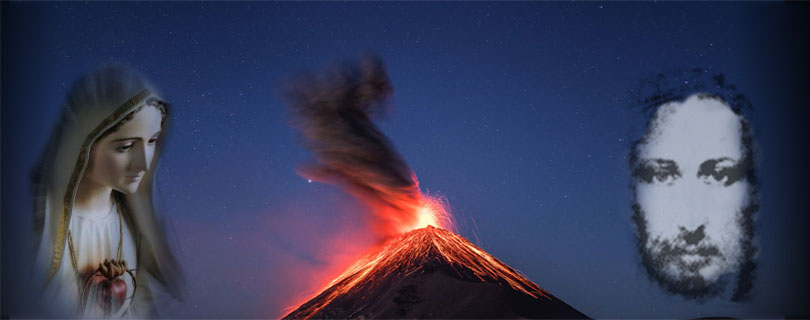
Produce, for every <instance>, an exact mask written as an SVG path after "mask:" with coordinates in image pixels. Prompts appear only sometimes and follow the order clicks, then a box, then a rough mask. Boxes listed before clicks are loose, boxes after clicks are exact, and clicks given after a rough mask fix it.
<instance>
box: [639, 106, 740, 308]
mask: <svg viewBox="0 0 810 320" xmlns="http://www.w3.org/2000/svg"><path fill="white" fill-rule="evenodd" d="M745 126H746V124H745V121H743V120H742V117H741V116H739V115H738V114H736V113H734V112H733V111H732V110H731V108H729V106H728V105H727V104H726V103H725V102H724V101H722V100H721V99H719V98H716V97H713V96H709V95H693V96H691V97H689V98H687V99H686V100H685V101H683V102H670V103H666V104H664V105H661V106H660V107H659V108H658V110H657V112H656V113H655V115H654V116H653V118H652V120H651V121H650V122H649V124H648V127H647V133H646V134H645V136H644V137H643V139H642V140H640V141H639V143H638V144H637V145H636V148H635V150H634V157H633V158H634V160H633V169H632V175H633V177H634V179H633V181H634V188H633V189H634V190H635V203H634V205H633V208H634V211H635V217H634V220H635V223H636V228H637V230H638V236H639V241H640V243H639V245H640V247H641V253H642V256H643V261H644V264H645V267H646V268H647V271H648V272H650V273H652V275H653V278H655V279H657V280H658V281H660V282H662V283H663V284H664V285H665V287H667V288H668V289H669V290H670V291H674V292H680V293H686V294H693V295H695V294H696V295H701V294H702V293H706V292H707V291H709V290H710V288H711V287H712V286H713V285H715V283H716V282H717V281H718V279H720V277H721V276H723V275H725V274H729V273H733V272H736V271H738V270H739V268H740V266H741V265H742V263H743V262H744V260H745V259H746V256H747V255H746V254H744V250H743V247H744V243H746V242H750V241H751V239H750V236H749V235H748V232H747V231H746V230H745V225H744V223H743V221H746V220H745V217H744V215H746V214H748V210H746V208H747V207H748V206H749V205H750V203H751V202H752V186H750V185H749V183H748V181H747V180H746V179H745V178H746V174H747V172H748V169H749V167H750V166H751V161H750V159H751V157H750V152H751V151H750V150H749V148H748V147H746V145H745V144H744V143H743V139H742V138H743V133H744V132H745V130H746V129H747V128H745ZM715 287H716V286H715Z"/></svg>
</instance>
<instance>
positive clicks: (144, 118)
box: [85, 106, 163, 194]
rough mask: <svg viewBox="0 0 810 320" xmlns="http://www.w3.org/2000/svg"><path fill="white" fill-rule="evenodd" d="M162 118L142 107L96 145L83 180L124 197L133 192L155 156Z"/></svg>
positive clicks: (159, 114)
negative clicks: (117, 192)
mask: <svg viewBox="0 0 810 320" xmlns="http://www.w3.org/2000/svg"><path fill="white" fill-rule="evenodd" d="M162 118H163V115H162V114H161V112H160V110H158V109H157V108H155V107H150V106H147V107H143V108H141V109H140V110H138V111H137V112H135V113H134V114H133V115H132V118H131V119H130V120H129V121H127V122H125V123H124V124H122V125H121V126H119V128H118V130H116V131H114V132H112V133H110V134H108V135H106V136H104V137H103V138H101V139H100V140H99V141H97V142H96V144H95V145H94V146H93V149H92V150H91V152H90V164H89V166H88V168H87V173H86V176H85V179H88V180H90V181H91V182H94V183H95V184H98V185H102V186H106V187H109V188H112V189H114V190H117V191H119V192H122V193H125V194H129V193H133V192H135V191H137V190H138V186H139V185H140V183H141V180H142V179H143V176H144V175H145V174H146V172H147V171H148V170H149V164H150V163H151V162H152V156H153V155H154V154H155V145H156V142H157V139H158V136H160V125H161V120H162Z"/></svg>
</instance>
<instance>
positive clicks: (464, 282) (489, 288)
mask: <svg viewBox="0 0 810 320" xmlns="http://www.w3.org/2000/svg"><path fill="white" fill-rule="evenodd" d="M284 318H285V319H310V318H311V319H347V318H365V319H368V318H371V319H377V318H411V319H413V318H420V319H423V318H467V319H471V318H472V319H476V318H477V319H481V318H501V319H502V318H556V319H571V318H588V317H587V316H586V315H584V314H582V313H581V312H579V311H577V310H576V309H574V308H572V307H571V306H569V305H568V304H566V303H564V302H562V301H561V300H559V299H557V298H556V297H554V296H552V295H551V294H549V293H548V292H546V291H545V290H543V289H541V288H540V287H539V286H538V285H536V284H535V283H533V282H531V281H529V280H528V279H526V278H525V277H524V276H523V275H521V274H520V273H518V272H517V271H515V270H514V269H512V268H510V267H509V266H507V265H506V264H504V263H503V262H501V261H500V260H498V259H496V258H495V257H493V256H491V255H490V254H488V253H486V252H484V250H482V249H481V248H478V247H477V246H475V245H474V244H472V243H471V242H469V241H467V240H466V239H464V238H463V237H461V236H459V235H456V234H454V233H452V232H450V231H447V230H444V229H441V228H435V227H432V226H428V227H425V228H421V229H416V230H413V231H410V232H408V233H405V234H403V235H402V236H400V237H398V238H396V239H393V240H391V241H389V242H387V243H386V244H384V245H383V246H382V247H381V249H380V250H379V251H375V252H372V253H371V254H368V255H366V256H364V257H362V258H360V259H359V260H358V261H357V262H355V263H354V264H353V265H352V266H351V267H349V269H348V270H347V271H346V272H344V273H343V274H342V275H340V276H338V277H337V278H336V279H335V280H333V281H332V283H330V284H329V286H328V287H327V288H326V289H324V290H323V291H322V292H320V293H318V294H317V295H316V296H315V297H314V298H312V299H310V300H309V301H307V302H305V303H304V304H302V305H301V306H299V307H298V308H297V309H295V310H293V311H292V312H290V313H289V314H287V315H286V316H284Z"/></svg>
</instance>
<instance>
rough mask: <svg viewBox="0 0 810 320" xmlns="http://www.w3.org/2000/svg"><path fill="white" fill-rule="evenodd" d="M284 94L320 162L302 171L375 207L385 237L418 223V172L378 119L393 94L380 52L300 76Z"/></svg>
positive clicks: (377, 228) (377, 223) (295, 123)
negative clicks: (384, 132)
mask: <svg viewBox="0 0 810 320" xmlns="http://www.w3.org/2000/svg"><path fill="white" fill-rule="evenodd" d="M285 93H286V97H287V99H288V101H289V107H290V110H291V111H292V115H293V123H292V124H293V126H294V127H295V128H297V129H298V130H299V132H300V133H301V135H302V137H303V144H304V146H305V147H306V148H307V149H309V150H310V151H312V153H313V154H314V156H315V159H316V161H314V162H313V163H309V164H306V165H303V166H301V167H300V168H299V174H301V175H302V176H304V177H305V178H309V179H313V180H317V181H320V182H325V183H330V184H336V185H339V186H341V187H342V188H343V189H344V190H345V191H347V192H349V193H350V194H352V195H354V196H356V197H358V198H360V199H361V200H362V201H363V202H364V203H366V204H367V205H370V206H371V207H372V209H373V210H372V211H373V213H374V217H373V219H372V226H373V227H374V231H375V232H376V233H377V234H378V235H380V236H381V237H388V236H391V235H395V234H398V233H401V232H404V231H407V227H409V226H412V225H413V224H415V223H416V222H417V219H418V210H419V206H420V204H421V203H422V195H421V192H420V190H419V186H418V181H417V180H416V176H415V175H414V174H413V172H412V170H411V168H410V167H409V166H408V165H407V164H406V163H405V161H404V160H403V159H402V156H400V154H399V153H398V152H397V150H396V148H395V147H394V145H393V144H392V143H391V141H390V140H388V138H387V137H386V136H385V135H384V134H383V133H382V132H381V131H380V129H379V128H377V126H376V125H375V124H374V123H373V122H372V119H373V118H374V117H375V116H376V115H379V114H380V113H382V112H384V111H385V110H386V109H387V108H388V106H389V105H388V102H389V98H390V96H391V95H392V94H393V86H392V84H391V81H390V80H389V78H388V74H387V72H386V70H385V66H384V64H383V62H382V60H381V59H380V58H379V57H377V56H374V55H366V56H363V57H361V58H360V59H359V60H357V61H352V62H348V63H343V64H339V65H334V66H331V67H330V68H329V69H328V70H327V71H326V72H324V73H322V74H313V73H305V74H302V75H300V76H299V77H298V78H296V79H294V80H292V81H291V82H290V83H289V85H288V86H287V88H286V90H285Z"/></svg>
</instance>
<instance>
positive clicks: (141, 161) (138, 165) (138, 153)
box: [129, 144, 149, 172]
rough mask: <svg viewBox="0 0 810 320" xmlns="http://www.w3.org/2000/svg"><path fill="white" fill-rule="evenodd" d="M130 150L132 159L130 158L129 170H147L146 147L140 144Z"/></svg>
mask: <svg viewBox="0 0 810 320" xmlns="http://www.w3.org/2000/svg"><path fill="white" fill-rule="evenodd" d="M132 149H133V150H132V152H131V153H130V154H131V156H132V158H130V164H129V166H130V167H129V169H130V170H131V171H134V172H141V171H146V170H149V162H148V161H146V146H145V145H143V144H141V145H140V146H135V147H133V148H132Z"/></svg>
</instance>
